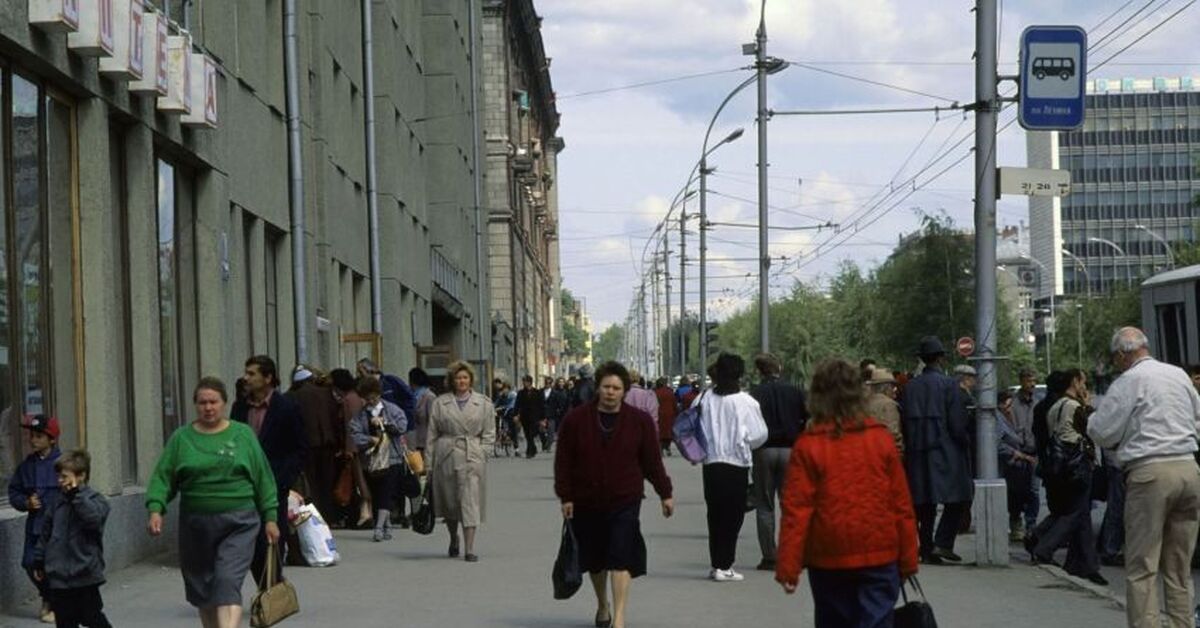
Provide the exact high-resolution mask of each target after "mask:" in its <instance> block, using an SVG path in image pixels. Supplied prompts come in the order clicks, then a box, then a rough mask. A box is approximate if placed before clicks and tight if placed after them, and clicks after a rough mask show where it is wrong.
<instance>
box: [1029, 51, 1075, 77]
mask: <svg viewBox="0 0 1200 628" xmlns="http://www.w3.org/2000/svg"><path fill="white" fill-rule="evenodd" d="M1033 75H1034V76H1035V77H1036V78H1037V80H1039V81H1040V80H1042V79H1045V78H1046V77H1047V76H1058V78H1060V79H1062V80H1064V81H1066V80H1068V79H1070V78H1071V77H1072V76H1075V60H1074V59H1072V58H1071V57H1038V58H1036V59H1034V60H1033Z"/></svg>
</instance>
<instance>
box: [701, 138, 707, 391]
mask: <svg viewBox="0 0 1200 628" xmlns="http://www.w3.org/2000/svg"><path fill="white" fill-rule="evenodd" d="M707 179H708V155H703V156H701V157H700V369H701V370H702V371H707V370H708V303H707V302H708V237H707V235H706V234H707V233H708V202H707V197H708V186H707ZM701 375H703V373H701Z"/></svg>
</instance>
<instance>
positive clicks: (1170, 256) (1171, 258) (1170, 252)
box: [1133, 225, 1175, 268]
mask: <svg viewBox="0 0 1200 628" xmlns="http://www.w3.org/2000/svg"><path fill="white" fill-rule="evenodd" d="M1133 228H1134V229H1141V230H1142V231H1145V232H1146V233H1147V234H1149V236H1150V237H1151V238H1154V239H1155V240H1157V241H1159V242H1161V243H1162V245H1163V247H1164V248H1165V249H1166V250H1167V268H1175V249H1173V248H1171V243H1170V242H1167V239H1166V238H1164V237H1162V236H1160V235H1158V234H1157V233H1155V232H1153V231H1151V230H1150V228H1149V227H1147V226H1146V225H1134V226H1133Z"/></svg>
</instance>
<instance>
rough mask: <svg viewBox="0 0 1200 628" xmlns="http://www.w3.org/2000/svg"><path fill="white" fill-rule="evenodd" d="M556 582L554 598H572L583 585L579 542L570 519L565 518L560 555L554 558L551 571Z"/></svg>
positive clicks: (553, 581) (554, 582)
mask: <svg viewBox="0 0 1200 628" xmlns="http://www.w3.org/2000/svg"><path fill="white" fill-rule="evenodd" d="M550 580H551V582H552V583H553V584H554V599H556V600H567V599H570V598H571V596H572V595H575V592H576V591H578V590H579V587H581V586H583V571H581V570H580V569H579V542H578V541H576V540H575V530H574V529H573V528H572V527H571V520H570V519H563V529H562V541H561V542H560V543H559V544H558V557H557V558H555V559H554V570H553V571H552V572H551V573H550Z"/></svg>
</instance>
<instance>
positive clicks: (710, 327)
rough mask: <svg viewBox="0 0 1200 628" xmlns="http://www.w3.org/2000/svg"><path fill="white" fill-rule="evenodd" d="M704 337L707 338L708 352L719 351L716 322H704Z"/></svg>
mask: <svg viewBox="0 0 1200 628" xmlns="http://www.w3.org/2000/svg"><path fill="white" fill-rule="evenodd" d="M704 331H705V334H704V337H705V338H707V339H708V353H709V354H710V355H711V354H714V353H717V352H718V351H720V345H719V344H718V342H719V341H720V339H721V338H720V337H719V336H718V335H717V323H704Z"/></svg>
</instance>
